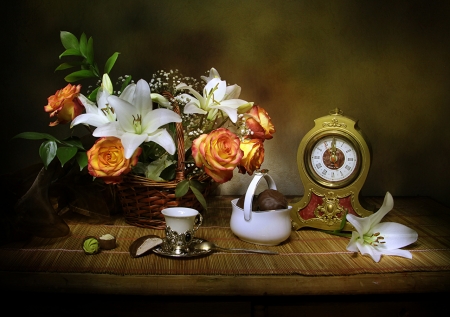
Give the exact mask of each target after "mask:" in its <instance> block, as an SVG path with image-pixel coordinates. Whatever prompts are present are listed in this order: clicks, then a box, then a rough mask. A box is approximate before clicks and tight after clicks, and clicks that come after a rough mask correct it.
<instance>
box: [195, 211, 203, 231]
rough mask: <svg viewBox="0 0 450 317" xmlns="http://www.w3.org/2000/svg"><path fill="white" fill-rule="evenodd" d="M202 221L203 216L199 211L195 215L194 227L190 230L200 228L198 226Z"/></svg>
mask: <svg viewBox="0 0 450 317" xmlns="http://www.w3.org/2000/svg"><path fill="white" fill-rule="evenodd" d="M202 223H203V216H202V214H201V213H198V214H197V215H196V216H195V221H194V228H193V229H192V231H193V232H195V231H197V230H198V228H200V226H201V225H202Z"/></svg>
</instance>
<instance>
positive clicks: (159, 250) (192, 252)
mask: <svg viewBox="0 0 450 317" xmlns="http://www.w3.org/2000/svg"><path fill="white" fill-rule="evenodd" d="M204 241H206V240H204V239H199V238H193V239H192V242H191V243H190V245H192V246H194V245H196V244H198V243H202V242H204ZM212 251H213V250H194V249H189V252H183V253H175V252H174V251H167V250H164V249H163V248H162V244H160V245H159V246H157V247H155V248H154V249H153V252H155V253H156V254H159V255H163V256H169V257H174V258H190V257H196V256H202V255H206V254H208V253H211V252H212Z"/></svg>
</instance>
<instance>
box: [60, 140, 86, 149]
mask: <svg viewBox="0 0 450 317" xmlns="http://www.w3.org/2000/svg"><path fill="white" fill-rule="evenodd" d="M62 143H63V144H64V145H68V146H72V147H76V148H78V149H79V150H84V147H83V144H82V143H81V140H80V139H78V138H69V139H66V140H63V141H62Z"/></svg>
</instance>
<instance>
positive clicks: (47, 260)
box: [0, 197, 450, 276]
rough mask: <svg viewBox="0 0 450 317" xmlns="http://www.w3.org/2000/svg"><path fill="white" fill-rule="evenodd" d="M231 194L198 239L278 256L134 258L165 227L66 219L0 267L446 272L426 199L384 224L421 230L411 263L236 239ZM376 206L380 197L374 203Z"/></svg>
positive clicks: (294, 236)
mask: <svg viewBox="0 0 450 317" xmlns="http://www.w3.org/2000/svg"><path fill="white" fill-rule="evenodd" d="M230 200H231V199H230V198H229V197H218V198H217V199H214V200H213V201H211V202H210V207H209V209H208V211H207V212H206V213H205V214H204V215H203V216H204V225H203V226H202V227H201V228H200V229H199V230H198V232H197V234H196V235H197V237H199V238H202V239H206V240H209V241H212V242H215V243H217V244H218V245H220V246H223V247H230V248H234V247H236V248H259V249H268V250H273V251H277V252H279V254H278V255H263V254H251V253H227V252H214V253H211V254H209V255H207V256H201V257H195V258H170V257H164V256H159V255H156V254H149V255H145V256H143V257H139V258H132V257H131V256H130V254H129V251H128V248H129V246H130V244H131V243H132V242H133V241H134V240H136V239H137V238H139V237H141V236H144V235H149V234H156V235H158V236H161V237H163V236H164V231H163V230H156V229H145V228H138V227H135V226H131V225H128V224H126V223H125V221H124V220H123V218H117V219H115V220H114V221H113V222H112V223H111V224H89V223H86V222H77V221H73V220H71V221H70V222H69V223H68V224H69V226H70V229H71V234H70V236H68V237H64V238H57V239H44V238H36V237H34V238H32V239H31V240H30V241H27V242H16V243H11V244H7V245H3V246H2V247H0V270H1V271H16V272H55V273H56V272H63V273H105V274H117V275H141V274H146V275H168V274H169V275H170V274H183V275H234V276H236V275H295V274H298V275H309V276H329V275H351V274H360V273H393V272H434V271H449V270H450V229H449V226H448V223H450V222H449V220H450V211H449V209H448V208H446V207H443V206H441V205H439V204H437V203H435V202H434V201H432V200H429V199H425V198H424V199H422V198H414V199H409V198H408V199H395V203H396V206H395V207H394V210H392V211H391V212H390V213H389V214H388V215H387V216H386V217H385V219H383V221H395V222H399V223H403V224H405V225H407V226H409V227H410V228H412V229H414V230H416V231H417V232H418V233H419V239H418V241H417V242H416V243H414V244H412V245H410V246H408V247H406V248H404V249H407V250H410V251H411V252H412V254H413V259H412V260H410V259H405V258H401V257H395V256H383V257H382V259H381V261H380V262H378V263H375V262H374V261H373V260H372V259H371V258H370V257H368V256H362V255H361V254H356V253H353V252H349V251H347V250H346V246H347V244H348V241H349V240H348V239H347V238H343V237H338V236H332V235H328V234H326V233H323V232H320V231H317V230H312V229H305V228H304V229H301V230H299V231H293V232H292V233H291V236H290V238H289V239H288V240H287V241H285V242H284V243H282V244H281V245H278V246H273V247H267V246H258V245H254V244H250V243H247V242H244V241H241V240H239V239H238V238H237V237H236V236H235V235H234V234H233V233H232V231H231V230H230V228H229V219H230V215H231V205H230ZM372 202H373V203H375V204H379V202H380V199H377V198H375V199H373V200H372ZM106 233H110V234H112V235H114V236H115V237H116V239H117V248H116V249H113V250H109V251H102V252H101V253H99V254H97V255H85V254H84V252H83V251H82V249H81V243H82V241H83V238H84V237H86V236H100V235H103V234H106Z"/></svg>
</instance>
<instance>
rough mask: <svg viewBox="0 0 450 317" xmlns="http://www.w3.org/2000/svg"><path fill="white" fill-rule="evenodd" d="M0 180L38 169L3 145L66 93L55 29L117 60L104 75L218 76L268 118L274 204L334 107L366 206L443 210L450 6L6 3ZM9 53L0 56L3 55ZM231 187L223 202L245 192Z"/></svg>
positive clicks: (32, 154) (294, 181)
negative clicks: (433, 203) (391, 202)
mask: <svg viewBox="0 0 450 317" xmlns="http://www.w3.org/2000/svg"><path fill="white" fill-rule="evenodd" d="M3 12H4V14H6V16H5V17H4V18H3V23H4V24H5V25H4V28H3V30H4V31H3V33H4V34H3V36H4V37H5V38H4V40H3V44H2V53H3V54H4V55H3V56H4V57H3V58H4V61H3V63H2V68H3V70H2V72H4V74H3V76H2V81H3V88H4V90H3V91H2V92H3V94H2V96H3V103H2V107H1V110H0V111H1V122H2V125H1V129H2V133H1V135H2V144H3V155H2V164H1V172H2V173H7V172H10V171H13V170H17V169H19V168H23V167H25V166H28V165H29V164H30V163H32V162H38V161H39V158H38V154H37V149H38V146H39V144H38V143H40V142H32V141H27V140H11V137H12V136H14V135H15V134H17V133H19V132H23V131H41V132H49V133H55V132H56V133H59V134H60V136H63V134H64V133H66V129H67V127H56V128H49V127H47V124H48V121H49V119H48V115H47V114H46V113H44V111H43V106H44V105H45V104H46V101H47V100H46V98H47V97H48V96H49V95H50V94H51V93H54V91H56V90H57V89H59V88H62V87H63V86H64V85H65V83H64V81H63V79H62V78H63V74H62V73H56V74H55V73H54V69H55V67H56V66H57V65H58V63H59V60H58V55H59V54H60V53H61V52H62V46H61V44H60V40H59V31H61V30H65V31H70V32H72V33H74V34H75V35H77V36H79V35H81V33H82V32H85V33H86V34H87V35H88V36H92V37H93V38H94V42H95V48H96V58H97V60H99V61H100V60H101V61H104V60H105V59H106V57H107V56H109V55H110V54H111V53H112V52H114V51H120V52H121V55H120V57H119V60H118V62H117V64H116V66H115V68H114V70H113V73H112V77H113V78H114V76H117V77H118V76H120V75H123V74H131V75H133V77H134V78H135V79H139V78H144V79H150V76H151V74H152V73H153V72H155V71H156V70H159V69H175V68H178V69H179V70H180V71H181V72H182V73H184V74H186V75H191V76H194V77H199V76H200V75H202V74H203V73H204V72H205V71H206V70H208V69H209V68H211V67H215V68H216V69H218V71H219V72H220V74H221V76H222V78H223V79H225V80H227V82H229V83H230V84H233V83H237V84H239V85H240V86H241V87H242V94H241V97H242V98H243V99H245V100H248V101H254V102H255V103H257V104H260V105H261V106H263V107H265V108H266V109H267V110H268V112H269V113H270V114H271V117H272V120H273V122H274V124H275V126H276V129H277V132H276V133H275V135H274V139H273V140H272V141H270V142H266V145H265V147H266V159H265V162H264V164H263V167H264V168H267V169H269V170H270V173H271V174H272V176H273V177H274V178H275V181H276V183H277V185H278V187H279V189H280V191H282V192H283V193H285V194H291V195H300V194H303V187H302V184H301V182H300V178H299V175H298V171H297V162H296V153H297V147H298V145H299V142H300V140H301V138H302V137H303V136H304V135H305V133H306V132H307V131H308V130H309V129H311V128H312V127H313V120H314V119H315V118H317V117H320V116H323V115H326V114H327V113H328V111H329V110H331V109H333V108H335V107H340V108H341V109H343V110H344V112H345V113H346V114H347V115H348V116H351V117H353V118H357V119H359V123H360V127H361V128H362V130H363V131H364V132H365V133H366V134H367V136H368V137H369V139H370V140H371V143H372V147H373V151H374V157H373V164H372V167H371V171H370V173H369V176H368V179H367V182H366V185H365V187H364V189H363V194H365V195H384V193H385V192H386V191H390V192H391V193H392V194H393V195H394V197H395V196H396V195H397V196H400V195H406V196H414V195H426V196H431V197H433V198H436V199H438V200H439V201H441V202H443V203H445V204H447V205H448V204H449V203H448V201H447V200H446V199H447V195H448V191H449V190H448V188H449V185H448V182H449V177H450V173H449V172H448V170H449V168H448V161H449V154H450V153H449V152H450V150H449V149H450V146H449V145H448V143H449V140H450V128H449V127H448V121H449V119H450V118H449V115H450V110H449V104H450V89H449V86H450V69H449V60H450V42H449V41H450V37H449V34H450V33H449V31H450V22H449V21H450V2H448V1H403V0H402V1H357V0H341V1H317V0H299V1H287V0H284V1H283V0H276V1H271V0H260V1H257V0H254V1H249V0H220V1H218V0H210V1H202V0H191V1H171V0H165V1H151V0H141V1H133V0H129V1H112V0H109V1H100V0H96V1H86V0H78V1H65V0H55V1H31V0H28V1H26V0H22V1H15V2H13V3H11V4H10V8H9V9H6V8H4V9H3ZM5 54H6V55H5ZM250 180H251V177H249V176H248V175H247V176H242V175H240V174H237V173H236V177H234V178H233V180H232V181H231V182H229V183H227V184H224V185H222V186H221V188H220V193H221V194H241V193H244V192H245V189H246V187H247V184H248V183H249V181H250Z"/></svg>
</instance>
